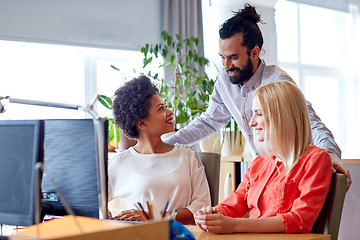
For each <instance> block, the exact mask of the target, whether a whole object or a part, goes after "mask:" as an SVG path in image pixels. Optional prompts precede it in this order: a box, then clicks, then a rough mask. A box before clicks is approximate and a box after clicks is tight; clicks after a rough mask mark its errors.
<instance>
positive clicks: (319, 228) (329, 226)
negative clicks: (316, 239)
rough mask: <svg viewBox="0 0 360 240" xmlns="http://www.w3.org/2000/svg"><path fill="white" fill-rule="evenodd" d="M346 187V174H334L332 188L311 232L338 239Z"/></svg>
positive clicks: (332, 239) (334, 239)
mask: <svg viewBox="0 0 360 240" xmlns="http://www.w3.org/2000/svg"><path fill="white" fill-rule="evenodd" d="M346 189H347V181H346V176H345V175H344V174H341V173H336V174H334V175H333V176H332V179H331V186H330V190H329V193H328V195H327V197H326V200H325V203H324V206H323V208H322V210H321V212H320V214H319V216H318V218H317V219H316V221H315V223H314V226H313V229H312V231H311V232H313V233H323V234H330V235H331V240H336V239H337V238H338V233H339V226H340V219H341V213H342V209H343V205H344V199H345V194H346Z"/></svg>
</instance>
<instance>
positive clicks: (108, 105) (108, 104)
mask: <svg viewBox="0 0 360 240" xmlns="http://www.w3.org/2000/svg"><path fill="white" fill-rule="evenodd" d="M98 101H99V102H100V103H101V104H102V105H103V106H104V107H106V108H107V109H111V106H112V99H111V98H110V97H108V96H105V95H100V96H99V98H98Z"/></svg>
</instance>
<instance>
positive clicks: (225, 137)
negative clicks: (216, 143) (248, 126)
mask: <svg viewBox="0 0 360 240" xmlns="http://www.w3.org/2000/svg"><path fill="white" fill-rule="evenodd" d="M244 148H245V138H244V136H243V135H242V133H241V131H240V130H239V128H238V124H237V123H236V121H235V119H234V118H231V119H230V121H229V122H228V123H227V124H226V125H225V126H224V127H223V128H222V129H221V152H222V154H224V155H241V154H242V153H243V151H244Z"/></svg>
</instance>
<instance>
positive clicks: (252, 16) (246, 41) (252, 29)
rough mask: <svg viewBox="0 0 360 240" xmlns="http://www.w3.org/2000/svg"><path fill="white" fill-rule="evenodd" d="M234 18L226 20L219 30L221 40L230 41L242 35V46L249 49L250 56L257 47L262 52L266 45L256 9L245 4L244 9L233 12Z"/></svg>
mask: <svg viewBox="0 0 360 240" xmlns="http://www.w3.org/2000/svg"><path fill="white" fill-rule="evenodd" d="M233 13H234V16H233V17H231V18H229V19H228V20H226V21H225V22H224V23H223V24H222V25H221V27H220V29H219V35H220V38H221V39H228V38H231V37H232V36H234V35H236V34H238V33H242V37H243V42H242V45H243V46H245V47H246V48H247V51H248V54H249V55H250V51H251V50H252V49H253V48H254V47H255V46H256V45H257V46H258V47H259V48H260V50H261V48H262V45H263V43H264V40H263V37H262V33H261V31H260V28H259V26H258V25H257V23H259V22H260V23H263V22H262V21H261V19H260V17H261V16H260V15H259V14H258V13H257V12H256V10H255V7H253V6H251V5H250V4H245V6H244V8H243V9H241V10H240V9H239V10H238V11H237V12H233Z"/></svg>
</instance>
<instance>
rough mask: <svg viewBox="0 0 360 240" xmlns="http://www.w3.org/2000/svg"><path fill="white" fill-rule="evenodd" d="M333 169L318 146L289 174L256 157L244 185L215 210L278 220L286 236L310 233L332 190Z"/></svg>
mask: <svg viewBox="0 0 360 240" xmlns="http://www.w3.org/2000/svg"><path fill="white" fill-rule="evenodd" d="M331 167H332V164H331V159H330V156H329V154H328V153H327V152H326V151H325V150H323V149H321V148H318V147H316V146H310V147H309V150H308V151H307V152H306V153H305V154H304V155H303V156H302V157H301V158H300V160H299V162H298V163H297V164H296V165H295V167H294V168H293V169H292V170H291V171H290V173H288V174H286V170H285V167H284V164H283V163H282V162H279V161H276V160H274V159H272V158H269V157H265V156H260V157H257V158H256V159H255V160H254V161H253V162H252V164H251V166H250V168H249V169H248V171H247V172H246V174H245V178H244V181H243V182H242V183H240V185H239V186H238V188H237V189H236V190H235V191H233V192H232V193H231V194H230V195H229V196H228V197H227V198H226V199H225V200H224V201H223V202H222V203H220V204H219V205H217V206H216V209H217V210H218V211H219V212H221V213H223V214H224V215H226V216H230V217H234V218H237V217H243V216H244V215H245V214H246V213H248V216H249V218H262V217H273V216H279V217H280V218H281V219H282V221H283V222H284V224H285V227H286V233H292V232H310V231H311V229H312V227H313V225H314V222H315V220H316V218H317V216H318V215H319V213H320V211H321V209H322V207H323V204H324V202H325V198H326V195H327V193H328V191H329V188H330V184H331Z"/></svg>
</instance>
